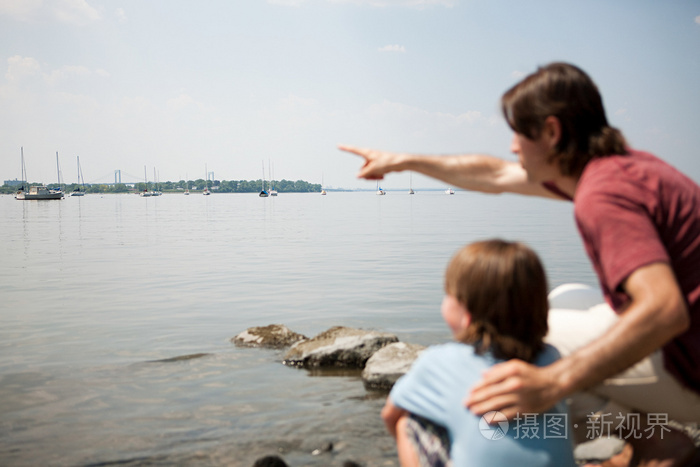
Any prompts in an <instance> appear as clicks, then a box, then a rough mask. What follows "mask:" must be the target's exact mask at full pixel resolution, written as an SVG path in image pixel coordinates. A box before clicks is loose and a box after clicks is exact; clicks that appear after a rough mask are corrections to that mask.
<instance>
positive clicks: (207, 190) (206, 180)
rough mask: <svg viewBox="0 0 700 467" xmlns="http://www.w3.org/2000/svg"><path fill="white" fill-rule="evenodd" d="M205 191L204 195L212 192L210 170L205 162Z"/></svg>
mask: <svg viewBox="0 0 700 467" xmlns="http://www.w3.org/2000/svg"><path fill="white" fill-rule="evenodd" d="M204 175H205V177H204V191H203V192H202V194H203V195H204V196H209V195H210V194H211V192H210V191H209V171H208V170H207V165H206V164H204Z"/></svg>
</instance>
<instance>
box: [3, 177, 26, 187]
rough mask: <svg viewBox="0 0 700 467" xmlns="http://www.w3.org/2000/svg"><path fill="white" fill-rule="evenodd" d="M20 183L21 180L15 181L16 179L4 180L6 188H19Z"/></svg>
mask: <svg viewBox="0 0 700 467" xmlns="http://www.w3.org/2000/svg"><path fill="white" fill-rule="evenodd" d="M22 183H23V182H22V180H17V179H16V178H15V179H14V180H5V185H6V186H20V185H21V184H22Z"/></svg>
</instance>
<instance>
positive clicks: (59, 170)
mask: <svg viewBox="0 0 700 467" xmlns="http://www.w3.org/2000/svg"><path fill="white" fill-rule="evenodd" d="M56 175H57V176H58V189H59V190H60V189H61V167H60V166H59V165H58V151H56Z"/></svg>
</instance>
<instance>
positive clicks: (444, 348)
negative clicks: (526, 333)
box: [419, 342, 561, 366]
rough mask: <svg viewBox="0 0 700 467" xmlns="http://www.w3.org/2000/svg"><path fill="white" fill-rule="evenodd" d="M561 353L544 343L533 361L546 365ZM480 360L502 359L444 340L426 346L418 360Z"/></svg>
mask: <svg viewBox="0 0 700 467" xmlns="http://www.w3.org/2000/svg"><path fill="white" fill-rule="evenodd" d="M559 358H561V355H560V354H559V351H558V350H557V349H556V348H554V347H553V346H551V345H549V344H545V346H544V349H542V351H541V352H540V353H539V354H538V355H537V358H536V359H535V361H534V362H533V363H534V364H535V365H537V366H546V365H549V364H551V363H554V362H555V361H557V360H559ZM465 359H467V360H481V361H483V362H484V363H485V364H486V365H494V364H496V363H500V362H501V361H502V360H498V359H495V358H494V357H493V355H492V354H491V353H490V352H486V353H484V354H477V353H476V350H475V348H474V346H472V345H469V344H464V343H462V342H446V343H444V344H437V345H432V346H430V347H428V348H427V349H426V350H424V351H423V352H422V353H421V355H420V357H419V360H424V361H426V362H443V363H449V362H452V361H454V360H457V361H464V360H465Z"/></svg>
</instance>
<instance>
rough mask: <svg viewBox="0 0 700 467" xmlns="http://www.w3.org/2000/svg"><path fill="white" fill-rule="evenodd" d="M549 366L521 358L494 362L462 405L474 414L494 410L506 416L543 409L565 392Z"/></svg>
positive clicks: (555, 401)
mask: <svg viewBox="0 0 700 467" xmlns="http://www.w3.org/2000/svg"><path fill="white" fill-rule="evenodd" d="M553 365H555V364H553ZM551 367H552V365H550V366H549V367H537V366H534V365H530V364H529V363H525V362H523V361H522V360H510V361H507V362H504V363H499V364H498V365H494V366H493V367H491V368H490V369H489V370H488V371H487V372H486V373H484V377H483V378H482V380H481V381H480V382H478V383H477V384H476V386H474V387H473V388H472V391H471V393H470V394H469V396H468V397H467V399H466V401H465V405H466V406H467V408H468V409H469V410H471V411H472V412H473V413H474V414H476V415H483V414H485V413H486V412H490V411H492V410H497V411H499V412H501V413H502V414H503V415H504V416H505V417H506V418H508V419H509V420H512V419H513V418H515V417H516V416H517V415H518V414H523V413H540V412H544V411H545V410H547V409H549V408H550V407H552V406H553V405H554V404H556V403H557V402H558V401H559V399H561V398H562V397H563V396H564V394H563V391H562V390H561V388H560V387H559V384H558V381H557V378H555V377H554V375H553V371H552V368H551Z"/></svg>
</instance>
